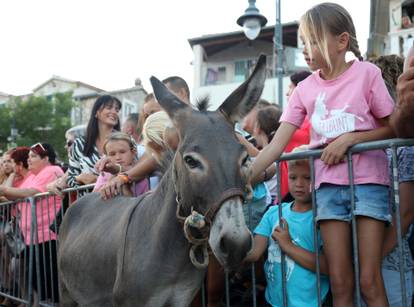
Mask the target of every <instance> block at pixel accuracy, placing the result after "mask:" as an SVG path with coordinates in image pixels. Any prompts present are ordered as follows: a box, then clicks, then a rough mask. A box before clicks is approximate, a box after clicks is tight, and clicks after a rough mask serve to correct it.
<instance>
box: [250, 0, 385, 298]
mask: <svg viewBox="0 0 414 307" xmlns="http://www.w3.org/2000/svg"><path fill="white" fill-rule="evenodd" d="M299 31H300V35H301V39H302V41H303V43H304V46H305V47H304V51H303V54H304V57H305V60H306V62H307V64H308V66H309V68H310V69H311V70H313V71H315V72H314V73H313V74H312V75H311V76H309V77H308V78H306V79H305V80H304V81H303V82H301V83H299V85H298V87H297V88H296V89H295V91H294V92H293V94H292V96H291V97H290V99H289V104H288V106H287V108H286V110H285V112H284V113H283V115H282V117H281V125H280V127H279V129H278V130H277V132H276V135H275V136H274V138H273V139H272V142H271V143H270V144H269V145H268V146H266V147H265V148H264V149H263V150H262V152H261V153H260V154H259V155H258V156H257V158H256V160H255V161H254V163H253V165H252V169H251V176H252V178H254V177H256V176H257V175H258V174H260V173H261V172H263V171H264V169H265V168H266V167H267V166H269V165H270V164H271V163H272V162H273V161H274V160H276V159H278V158H279V157H280V155H281V154H282V152H283V150H284V148H285V146H286V144H287V143H288V142H289V139H290V138H291V136H292V134H293V133H294V132H295V130H296V129H297V128H298V127H300V126H301V124H302V122H303V120H304V118H305V116H306V115H307V116H308V118H309V120H310V122H311V126H312V132H311V142H310V148H322V149H323V154H322V156H321V158H320V159H317V160H315V182H314V184H315V188H316V203H317V221H318V223H319V226H320V230H321V235H322V241H323V253H324V256H325V259H326V260H327V263H328V271H329V279H330V284H331V290H332V294H333V301H334V306H353V304H354V296H353V290H354V275H353V273H352V272H353V270H352V268H353V261H352V236H351V224H350V221H351V215H352V214H354V215H355V216H356V223H357V236H358V243H359V244H358V249H359V264H360V272H359V280H360V286H361V292H362V296H363V298H364V300H365V302H366V303H367V304H368V306H388V302H387V297H386V294H385V290H384V284H383V280H382V276H381V260H382V257H381V251H382V245H383V239H384V231H385V225H386V223H388V222H390V221H391V215H390V211H389V197H388V185H389V179H388V178H389V177H388V170H387V158H386V155H385V153H384V151H383V150H373V151H368V152H363V153H360V154H354V155H353V174H354V184H355V186H354V187H355V189H354V196H355V210H354V211H353V212H351V193H350V182H349V180H348V164H347V163H346V162H344V161H345V154H346V152H347V150H348V148H349V147H351V146H352V145H355V144H358V143H362V142H367V141H374V140H380V139H387V138H391V137H393V133H392V130H391V129H390V127H389V125H388V117H389V115H390V114H391V112H392V109H393V104H392V99H391V97H390V95H389V94H388V91H387V88H386V86H385V84H384V80H383V79H382V77H381V71H380V70H379V69H378V68H377V67H376V66H374V65H373V64H371V63H368V62H363V61H362V60H363V59H362V56H361V52H360V51H359V47H358V42H357V39H356V34H355V27H354V24H353V21H352V18H351V16H350V15H349V13H348V12H347V11H346V10H345V9H344V8H343V7H341V6H340V5H338V4H334V3H322V4H319V5H316V6H314V7H313V8H311V9H310V10H309V11H307V12H306V13H305V15H303V16H302V18H301V20H300V28H299ZM348 51H351V52H352V53H353V54H354V55H355V56H356V58H357V59H358V60H352V61H349V62H347V61H346V59H345V54H346V53H347V52H348Z"/></svg>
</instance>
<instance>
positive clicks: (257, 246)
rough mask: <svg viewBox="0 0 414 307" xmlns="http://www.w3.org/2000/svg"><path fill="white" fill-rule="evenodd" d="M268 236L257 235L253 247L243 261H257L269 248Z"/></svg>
mask: <svg viewBox="0 0 414 307" xmlns="http://www.w3.org/2000/svg"><path fill="white" fill-rule="evenodd" d="M267 240H268V239H267V238H266V237H264V236H262V235H255V236H254V239H253V248H252V250H251V251H250V252H249V253H248V254H247V256H246V258H244V260H243V262H256V261H257V260H259V258H260V257H261V256H262V255H263V253H264V252H265V251H266V249H267Z"/></svg>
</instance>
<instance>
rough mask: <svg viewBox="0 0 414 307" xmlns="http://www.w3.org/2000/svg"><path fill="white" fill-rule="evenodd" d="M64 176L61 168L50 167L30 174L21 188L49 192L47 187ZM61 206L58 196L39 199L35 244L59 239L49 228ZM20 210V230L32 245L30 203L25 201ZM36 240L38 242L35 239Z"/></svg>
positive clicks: (26, 240) (28, 243)
mask: <svg viewBox="0 0 414 307" xmlns="http://www.w3.org/2000/svg"><path fill="white" fill-rule="evenodd" d="M62 175H63V171H62V169H61V168H60V167H58V166H55V165H49V166H46V167H45V168H43V169H42V170H41V171H40V172H39V173H38V174H33V173H29V175H28V176H27V178H26V179H25V180H24V181H23V183H22V184H21V186H20V187H19V188H20V189H29V188H30V189H36V190H38V191H39V192H40V193H42V192H47V189H46V185H47V184H48V183H50V182H52V181H54V180H56V178H57V177H60V176H62ZM61 204H62V200H61V198H60V197H58V196H56V197H55V196H48V197H45V196H44V197H41V198H37V201H36V221H37V236H38V240H37V241H35V243H42V242H47V241H50V240H56V239H57V236H56V234H55V233H54V232H52V231H51V230H50V229H49V226H50V225H51V224H52V223H53V221H54V219H55V216H56V213H58V212H59V210H60V207H61ZM18 208H19V211H20V225H19V226H20V230H21V231H22V234H23V237H24V241H25V242H26V245H30V229H31V221H32V213H31V208H30V203H29V202H25V201H23V202H21V203H20V204H19V206H18ZM34 240H36V238H35V237H34Z"/></svg>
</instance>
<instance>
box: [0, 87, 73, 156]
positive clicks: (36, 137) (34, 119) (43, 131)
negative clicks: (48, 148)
mask: <svg viewBox="0 0 414 307" xmlns="http://www.w3.org/2000/svg"><path fill="white" fill-rule="evenodd" d="M10 105H14V108H13V109H11V108H10V107H9V108H8V109H9V114H11V118H12V119H10V120H8V121H7V123H8V124H7V123H6V125H4V126H8V128H7V127H6V128H4V129H5V130H7V129H8V131H9V132H8V134H10V126H11V122H12V120H13V118H14V121H15V125H16V128H17V129H18V133H19V135H18V137H17V145H18V146H30V145H32V144H35V143H37V142H46V143H50V144H52V146H53V147H54V148H55V150H56V152H57V154H58V156H59V158H60V159H61V160H67V155H66V152H65V149H64V146H65V131H66V130H67V129H69V128H70V127H71V119H70V112H71V109H72V106H73V105H74V102H73V99H72V93H71V92H68V93H58V94H55V95H54V96H48V97H45V96H31V97H30V98H29V99H27V100H25V101H23V100H21V99H20V98H15V100H14V101H13V102H11V104H10ZM0 112H1V110H0ZM2 115H3V114H2V113H0V116H2ZM1 118H2V119H3V117H1ZM4 123H5V122H4V121H3V120H2V124H1V127H0V133H2V131H3V130H2V129H3V124H4Z"/></svg>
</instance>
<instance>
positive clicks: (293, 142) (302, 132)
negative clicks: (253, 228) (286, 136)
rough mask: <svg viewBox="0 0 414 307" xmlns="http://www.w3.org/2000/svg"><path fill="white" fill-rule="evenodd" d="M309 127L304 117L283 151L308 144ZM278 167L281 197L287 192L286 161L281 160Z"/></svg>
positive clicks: (286, 151)
mask: <svg viewBox="0 0 414 307" xmlns="http://www.w3.org/2000/svg"><path fill="white" fill-rule="evenodd" d="M310 129H311V124H310V122H309V120H308V118H307V117H306V118H305V120H304V121H303V124H302V126H301V127H300V128H299V129H297V130H296V131H295V133H294V134H293V135H292V138H291V139H290V142H289V143H288V144H287V146H286V148H285V153H288V152H291V151H292V150H293V149H294V148H296V147H298V146H300V145H304V144H309V141H310ZM280 168H281V171H280V180H281V192H282V198H283V197H285V195H286V194H287V193H288V192H289V186H288V165H287V162H286V161H283V162H282V163H280ZM279 202H280V201H279Z"/></svg>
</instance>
